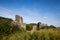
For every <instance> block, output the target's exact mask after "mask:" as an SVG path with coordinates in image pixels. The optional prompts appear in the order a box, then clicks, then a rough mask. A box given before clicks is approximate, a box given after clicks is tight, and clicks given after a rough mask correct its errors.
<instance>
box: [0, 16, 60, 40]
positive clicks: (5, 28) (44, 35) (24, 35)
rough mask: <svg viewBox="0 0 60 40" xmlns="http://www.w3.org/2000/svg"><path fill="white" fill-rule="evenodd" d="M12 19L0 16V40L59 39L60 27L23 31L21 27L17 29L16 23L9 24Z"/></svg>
mask: <svg viewBox="0 0 60 40" xmlns="http://www.w3.org/2000/svg"><path fill="white" fill-rule="evenodd" d="M12 21H13V20H12V19H9V18H4V17H0V40H60V29H57V28H52V27H51V28H49V29H40V30H36V31H25V30H23V29H22V28H20V29H19V28H18V25H14V26H11V22H12ZM28 26H32V25H28ZM28 26H27V27H28ZM28 29H29V27H28Z"/></svg>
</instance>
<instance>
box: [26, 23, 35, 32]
mask: <svg viewBox="0 0 60 40" xmlns="http://www.w3.org/2000/svg"><path fill="white" fill-rule="evenodd" d="M33 25H36V24H35V23H30V24H26V30H29V31H31V30H32V28H33Z"/></svg>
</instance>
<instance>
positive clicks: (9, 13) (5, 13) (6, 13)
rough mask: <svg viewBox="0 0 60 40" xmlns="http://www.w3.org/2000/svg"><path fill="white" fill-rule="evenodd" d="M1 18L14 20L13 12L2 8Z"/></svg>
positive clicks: (0, 9)
mask: <svg viewBox="0 0 60 40" xmlns="http://www.w3.org/2000/svg"><path fill="white" fill-rule="evenodd" d="M0 16H3V17H7V18H12V19H14V16H13V11H11V10H9V9H7V8H3V7H0Z"/></svg>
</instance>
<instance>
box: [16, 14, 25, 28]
mask: <svg viewBox="0 0 60 40" xmlns="http://www.w3.org/2000/svg"><path fill="white" fill-rule="evenodd" d="M15 22H16V23H17V24H18V25H19V26H20V27H22V28H24V29H26V24H25V23H23V18H22V17H21V16H19V15H16V16H15Z"/></svg>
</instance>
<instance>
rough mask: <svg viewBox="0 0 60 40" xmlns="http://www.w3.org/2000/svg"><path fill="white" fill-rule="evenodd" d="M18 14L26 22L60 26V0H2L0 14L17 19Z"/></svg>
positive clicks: (0, 0)
mask: <svg viewBox="0 0 60 40" xmlns="http://www.w3.org/2000/svg"><path fill="white" fill-rule="evenodd" d="M16 14H18V15H20V16H22V17H23V19H24V22H25V23H37V22H42V23H45V24H48V25H51V24H52V25H55V26H60V0H0V16H2V17H7V18H12V19H15V15H16Z"/></svg>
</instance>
